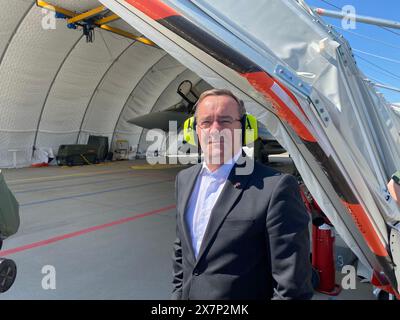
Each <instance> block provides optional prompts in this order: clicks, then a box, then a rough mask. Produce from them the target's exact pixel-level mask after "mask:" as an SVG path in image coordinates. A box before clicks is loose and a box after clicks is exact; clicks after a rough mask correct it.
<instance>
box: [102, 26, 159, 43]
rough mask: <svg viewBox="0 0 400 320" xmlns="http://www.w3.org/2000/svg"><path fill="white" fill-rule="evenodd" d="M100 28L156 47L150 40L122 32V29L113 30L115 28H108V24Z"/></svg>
mask: <svg viewBox="0 0 400 320" xmlns="http://www.w3.org/2000/svg"><path fill="white" fill-rule="evenodd" d="M98 27H99V28H101V29H103V30H107V31H110V32H113V33H116V34H119V35H121V36H124V37H126V38H129V39H132V40H136V41H139V42H142V43H144V44H147V45H149V46H155V43H154V42H153V41H150V40H149V39H147V38H145V37H140V36H135V35H134V34H132V33H129V32H126V31H124V30H121V29H118V28H113V27H110V26H108V25H106V24H102V25H99V26H98Z"/></svg>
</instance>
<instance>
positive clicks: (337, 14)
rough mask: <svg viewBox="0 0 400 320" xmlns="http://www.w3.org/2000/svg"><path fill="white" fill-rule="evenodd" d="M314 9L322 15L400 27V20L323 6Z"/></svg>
mask: <svg viewBox="0 0 400 320" xmlns="http://www.w3.org/2000/svg"><path fill="white" fill-rule="evenodd" d="M313 10H314V12H315V13H317V14H319V15H320V16H327V17H331V18H339V19H343V18H354V21H356V22H362V23H366V24H373V25H377V26H381V27H388V28H393V29H400V22H397V21H391V20H385V19H379V18H373V17H367V16H360V15H355V14H347V13H345V12H341V11H332V10H326V9H322V8H315V9H313Z"/></svg>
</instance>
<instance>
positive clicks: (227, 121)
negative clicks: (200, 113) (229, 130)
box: [197, 117, 240, 129]
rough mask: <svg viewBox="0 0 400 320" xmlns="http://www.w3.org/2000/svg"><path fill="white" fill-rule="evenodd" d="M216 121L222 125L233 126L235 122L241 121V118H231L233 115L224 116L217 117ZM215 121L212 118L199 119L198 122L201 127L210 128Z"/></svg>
mask: <svg viewBox="0 0 400 320" xmlns="http://www.w3.org/2000/svg"><path fill="white" fill-rule="evenodd" d="M215 121H217V122H218V124H219V125H220V126H221V127H229V126H231V125H232V124H233V123H234V122H236V121H240V119H233V118H231V117H224V118H219V119H216V120H215ZM213 123H214V121H213V120H211V119H203V120H199V121H198V122H197V125H198V126H199V127H200V128H201V129H209V128H210V127H211V126H212V124H213Z"/></svg>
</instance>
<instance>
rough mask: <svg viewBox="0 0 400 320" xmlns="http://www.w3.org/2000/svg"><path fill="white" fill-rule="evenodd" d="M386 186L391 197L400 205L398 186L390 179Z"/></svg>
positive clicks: (399, 189) (399, 187) (399, 188)
mask: <svg viewBox="0 0 400 320" xmlns="http://www.w3.org/2000/svg"><path fill="white" fill-rule="evenodd" d="M387 188H388V190H389V193H390V195H391V196H392V198H393V199H394V200H395V201H396V202H397V203H398V204H399V205H400V186H399V185H398V184H397V183H396V182H394V181H393V179H390V181H389V183H388V185H387Z"/></svg>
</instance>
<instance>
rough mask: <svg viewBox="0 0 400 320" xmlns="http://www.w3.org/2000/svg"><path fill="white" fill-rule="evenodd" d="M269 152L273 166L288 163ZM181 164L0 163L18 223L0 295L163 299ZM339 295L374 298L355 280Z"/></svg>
mask: <svg viewBox="0 0 400 320" xmlns="http://www.w3.org/2000/svg"><path fill="white" fill-rule="evenodd" d="M273 159H274V158H272V161H273V164H272V166H274V167H276V168H277V169H278V170H281V171H286V172H288V171H290V170H291V169H290V168H289V167H288V166H286V165H285V164H284V163H285V159H284V158H279V157H278V158H275V159H276V160H273ZM286 160H288V159H287V158H286ZM282 163H283V164H282ZM132 166H133V167H132ZM182 168H183V167H179V166H171V167H165V168H160V167H157V168H156V169H155V168H154V167H149V166H146V164H145V163H144V161H139V160H138V161H121V162H113V163H107V164H100V165H95V166H78V167H56V166H50V167H47V168H22V169H8V170H3V174H4V176H5V178H6V181H7V183H8V185H9V187H10V189H11V190H12V191H13V192H14V194H15V196H16V197H17V199H18V201H19V203H20V216H21V226H20V229H19V231H18V233H17V234H16V235H14V236H11V237H10V238H8V239H7V240H6V241H4V244H3V248H2V251H1V252H0V256H4V254H5V255H6V257H7V258H11V259H13V260H14V261H15V262H16V263H17V266H18V275H17V279H16V282H15V283H14V285H13V286H12V288H11V289H10V290H9V291H7V292H6V293H3V294H1V295H0V300H5V299H169V296H170V291H171V254H172V242H173V239H174V236H175V206H174V205H175V200H174V179H175V175H176V173H177V172H178V171H179V170H181V169H182ZM45 266H53V267H54V268H55V272H56V274H55V275H56V276H55V279H56V282H55V284H56V288H55V289H54V290H53V289H47V290H45V289H43V287H42V281H43V279H44V278H45V277H46V275H47V274H46V273H43V272H44V271H45V270H43V268H44V267H45ZM42 271H43V272H42ZM339 276H340V275H338V277H339ZM341 298H343V299H373V296H372V290H371V286H370V285H368V284H364V283H363V284H359V283H358V285H357V290H355V291H353V290H352V291H351V292H350V291H346V292H343V293H342V294H341V295H340V296H339V297H336V298H335V299H341ZM315 299H330V297H328V296H324V295H320V294H316V295H315Z"/></svg>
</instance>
